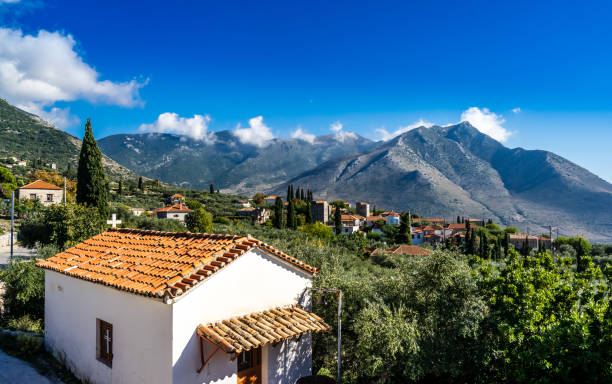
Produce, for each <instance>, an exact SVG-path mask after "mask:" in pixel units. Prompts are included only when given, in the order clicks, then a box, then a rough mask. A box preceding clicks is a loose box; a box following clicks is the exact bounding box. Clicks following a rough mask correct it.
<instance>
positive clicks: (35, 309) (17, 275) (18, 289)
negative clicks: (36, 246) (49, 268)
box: [0, 260, 45, 320]
mask: <svg viewBox="0 0 612 384" xmlns="http://www.w3.org/2000/svg"><path fill="white" fill-rule="evenodd" d="M35 263H36V260H31V261H20V260H14V261H12V262H11V263H10V264H9V265H8V267H7V268H6V269H5V270H4V271H2V272H1V273H0V280H2V282H4V285H5V291H4V295H3V300H4V311H3V313H2V316H3V318H5V319H17V318H20V317H23V316H25V315H28V316H30V317H31V318H32V319H33V320H37V319H42V318H43V314H44V297H45V273H44V271H43V270H42V269H40V268H38V267H36V265H35Z"/></svg>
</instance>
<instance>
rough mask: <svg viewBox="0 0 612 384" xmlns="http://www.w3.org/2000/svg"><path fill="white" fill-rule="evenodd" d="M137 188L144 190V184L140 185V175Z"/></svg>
mask: <svg viewBox="0 0 612 384" xmlns="http://www.w3.org/2000/svg"><path fill="white" fill-rule="evenodd" d="M138 189H140V190H141V191H143V190H144V185H142V176H140V177H139V178H138Z"/></svg>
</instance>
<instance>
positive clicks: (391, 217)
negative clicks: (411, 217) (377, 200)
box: [384, 212, 400, 225]
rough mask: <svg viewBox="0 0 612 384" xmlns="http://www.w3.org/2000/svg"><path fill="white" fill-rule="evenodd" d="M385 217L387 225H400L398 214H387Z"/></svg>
mask: <svg viewBox="0 0 612 384" xmlns="http://www.w3.org/2000/svg"><path fill="white" fill-rule="evenodd" d="M384 216H385V221H386V222H387V224H388V225H400V214H399V213H397V212H388V213H387V214H386V215H384Z"/></svg>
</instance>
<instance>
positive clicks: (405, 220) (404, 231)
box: [397, 212, 412, 245]
mask: <svg viewBox="0 0 612 384" xmlns="http://www.w3.org/2000/svg"><path fill="white" fill-rule="evenodd" d="M397 242H398V243H403V244H408V245H412V236H411V233H410V216H408V212H402V215H401V216H400V227H399V233H398V236H397Z"/></svg>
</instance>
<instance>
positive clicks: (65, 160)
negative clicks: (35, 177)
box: [0, 99, 134, 178]
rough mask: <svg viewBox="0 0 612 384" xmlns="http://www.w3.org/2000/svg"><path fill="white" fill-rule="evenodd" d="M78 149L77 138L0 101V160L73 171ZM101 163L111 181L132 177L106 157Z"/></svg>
mask: <svg viewBox="0 0 612 384" xmlns="http://www.w3.org/2000/svg"><path fill="white" fill-rule="evenodd" d="M80 149H81V140H79V139H78V138H76V137H74V136H72V135H70V134H68V133H66V132H64V131H62V130H60V129H58V128H57V127H55V126H54V125H53V124H50V123H48V122H46V121H44V120H42V119H41V118H39V117H38V116H36V115H33V114H31V113H28V112H25V111H23V110H21V109H19V108H17V107H14V106H12V105H10V104H9V103H7V102H6V101H5V100H4V99H0V157H10V156H15V157H17V158H19V159H22V160H29V161H35V160H41V161H42V162H43V163H56V164H57V167H58V169H65V168H66V167H67V166H68V164H69V163H70V164H71V165H72V166H73V167H76V165H77V163H78V156H79V151H80ZM102 161H103V164H104V168H105V170H106V172H107V174H108V175H110V176H111V177H116V178H117V177H122V176H125V177H128V176H134V174H133V173H132V172H131V171H130V170H128V169H126V168H124V167H122V166H120V165H119V164H117V163H116V162H115V161H113V160H111V159H110V158H108V157H107V156H104V158H103V160H102Z"/></svg>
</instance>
